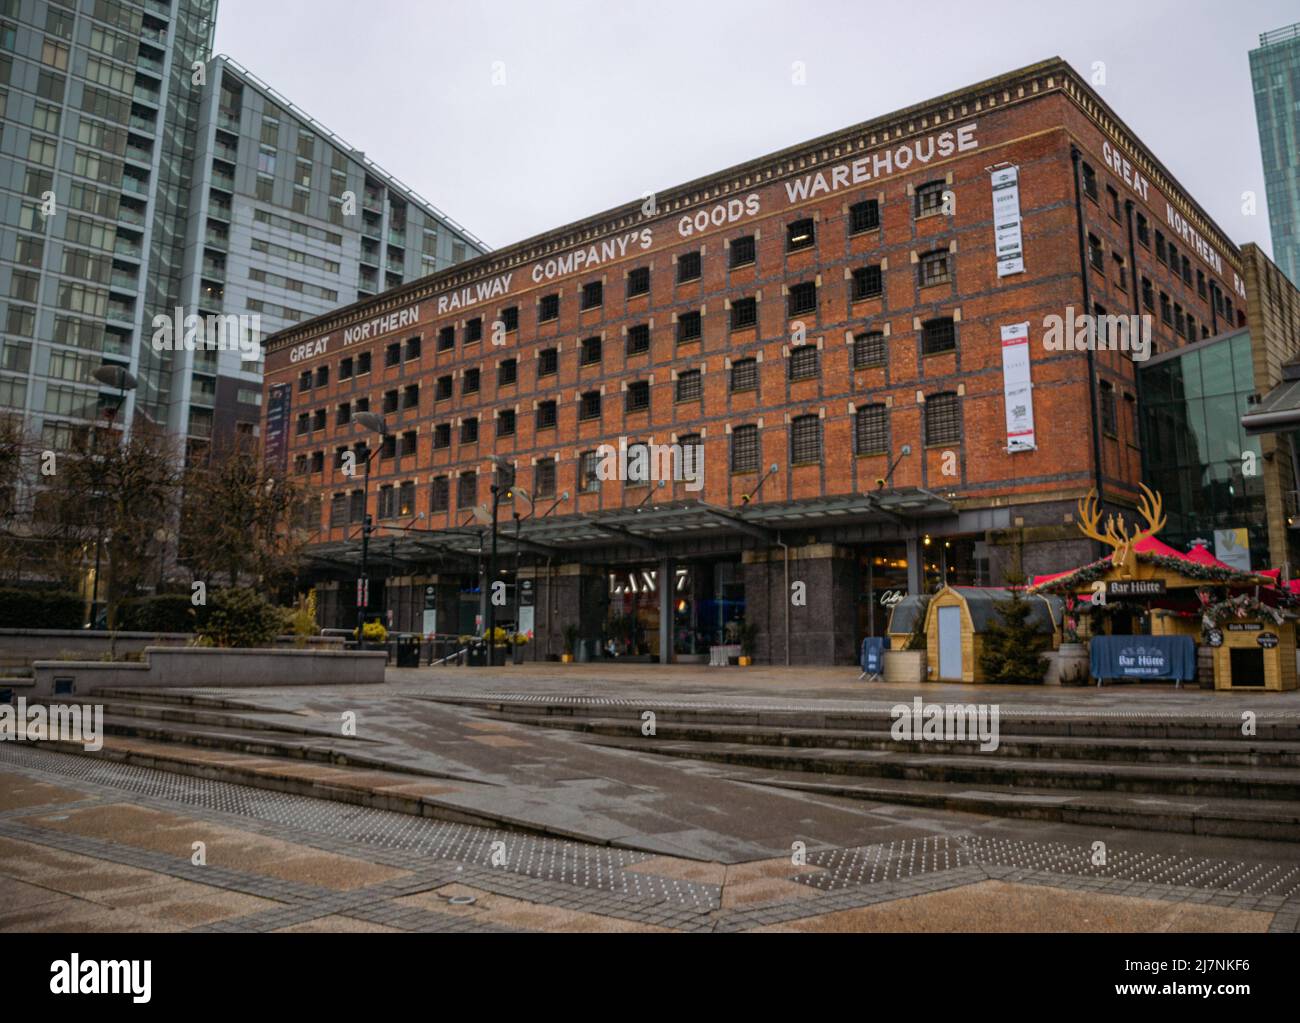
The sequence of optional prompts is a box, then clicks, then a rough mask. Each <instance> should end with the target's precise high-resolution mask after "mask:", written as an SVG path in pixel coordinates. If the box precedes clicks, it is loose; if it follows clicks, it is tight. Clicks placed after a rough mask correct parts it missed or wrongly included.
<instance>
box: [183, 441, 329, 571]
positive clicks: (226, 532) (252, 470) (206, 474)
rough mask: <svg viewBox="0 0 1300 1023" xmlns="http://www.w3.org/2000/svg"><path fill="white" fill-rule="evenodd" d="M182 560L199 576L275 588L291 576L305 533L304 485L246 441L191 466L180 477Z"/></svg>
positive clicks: (295, 566) (296, 565)
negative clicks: (300, 522) (302, 516)
mask: <svg viewBox="0 0 1300 1023" xmlns="http://www.w3.org/2000/svg"><path fill="white" fill-rule="evenodd" d="M182 489H183V492H184V498H183V503H182V511H181V555H180V557H181V560H182V561H183V562H184V563H185V564H186V565H187V566H188V567H189V569H190V571H191V572H192V573H193V574H194V577H195V578H196V579H201V580H204V581H205V582H208V583H209V584H212V583H215V582H219V581H220V582H225V583H226V584H228V585H230V586H239V585H241V584H247V583H255V584H257V585H259V586H260V587H261V588H262V589H263V590H266V591H276V590H279V589H282V588H283V587H285V586H286V585H288V584H290V583H292V581H293V577H294V575H295V573H296V571H297V567H298V559H299V556H300V554H301V552H302V548H303V545H304V543H305V541H306V534H305V532H304V531H303V530H301V529H299V528H296V526H297V520H298V517H299V516H298V512H299V509H300V507H301V505H302V502H303V501H304V500H305V495H304V493H303V490H302V488H301V487H300V486H299V485H298V484H297V483H296V482H295V481H294V480H292V479H291V478H290V477H289V476H288V475H287V474H286V473H285V472H284V471H283V470H282V469H281V468H279V467H278V466H276V465H272V464H269V463H268V462H267V461H266V460H265V459H264V458H263V457H262V454H261V452H260V451H259V450H258V449H257V447H256V446H255V445H254V444H252V443H251V442H247V441H244V442H242V443H237V444H235V445H233V446H231V447H227V448H224V449H223V450H221V451H219V452H216V453H212V454H209V455H208V456H207V457H206V458H205V459H204V460H203V461H202V462H199V463H196V464H193V465H191V466H189V467H188V468H187V469H186V471H185V476H184V481H183V484H182Z"/></svg>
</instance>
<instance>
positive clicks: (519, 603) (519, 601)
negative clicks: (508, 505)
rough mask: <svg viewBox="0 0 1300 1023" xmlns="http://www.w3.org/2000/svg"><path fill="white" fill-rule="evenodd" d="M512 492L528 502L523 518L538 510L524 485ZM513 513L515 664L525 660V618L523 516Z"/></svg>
mask: <svg viewBox="0 0 1300 1023" xmlns="http://www.w3.org/2000/svg"><path fill="white" fill-rule="evenodd" d="M510 493H511V494H513V495H514V496H515V497H522V498H523V499H524V500H525V501H527V502H528V514H527V515H525V516H523V518H529V517H530V516H531V515H532V514H533V512H535V511H536V510H537V506H536V505H535V504H533V495H532V494H530V493H529V492H528V491H527V490H525V489H524V488H523V487H513V488H511V491H510ZM512 514H513V515H514V517H515V642H514V643H512V644H511V647H510V653H511V658H510V659H511V660H512V661H513V662H514V663H515V664H519V663H521V662H522V660H523V650H521V649H520V646H519V642H518V640H519V626H520V625H521V624H523V622H522V619H523V606H524V603H523V594H522V590H521V589H520V586H519V523H520V521H521V518H520V515H519V512H518V511H514V512H512ZM534 574H536V573H534Z"/></svg>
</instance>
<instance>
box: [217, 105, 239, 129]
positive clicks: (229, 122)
mask: <svg viewBox="0 0 1300 1023" xmlns="http://www.w3.org/2000/svg"><path fill="white" fill-rule="evenodd" d="M217 125H218V127H221V128H225V129H226V130H227V131H233V132H234V133H235V134H239V111H238V110H219V111H218V112H217Z"/></svg>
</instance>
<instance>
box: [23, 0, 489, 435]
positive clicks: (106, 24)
mask: <svg viewBox="0 0 1300 1023" xmlns="http://www.w3.org/2000/svg"><path fill="white" fill-rule="evenodd" d="M216 11H217V4H216V0H139V2H126V0H0V118H2V119H3V122H2V125H0V128H2V131H0V326H2V327H3V331H4V332H3V335H0V338H2V339H0V411H5V412H10V413H18V414H20V415H22V416H23V418H24V420H25V421H26V422H27V423H28V425H29V426H30V428H31V429H32V430H33V432H34V433H36V434H37V435H38V436H40V437H41V439H42V441H43V443H44V444H45V445H46V446H48V447H50V448H55V449H59V448H64V447H67V446H68V445H69V444H70V443H72V442H73V441H74V440H75V439H76V437H77V436H78V434H79V433H82V432H84V431H86V430H87V429H88V428H89V424H90V423H91V422H93V421H94V420H95V418H96V417H97V416H98V415H99V413H100V412H101V411H102V410H103V409H104V407H105V406H106V405H107V406H109V407H114V406H116V405H117V403H118V401H119V398H120V395H118V394H116V393H113V392H111V391H110V390H109V389H107V388H104V387H103V386H101V385H100V384H98V383H97V382H96V381H95V379H94V378H93V376H92V374H93V372H94V371H95V369H96V368H97V367H99V366H100V365H101V364H102V363H104V362H110V363H115V364H118V365H121V366H124V367H125V368H127V369H129V370H130V371H131V373H132V374H133V375H134V376H135V377H136V378H137V381H138V387H137V389H136V390H135V391H133V392H131V393H128V394H127V395H126V397H125V406H124V409H123V414H122V415H120V416H119V417H118V422H121V423H129V422H132V421H133V420H134V419H135V417H137V416H147V417H148V418H149V419H151V420H153V421H155V422H158V423H162V424H165V425H166V426H167V427H168V428H169V429H171V430H172V431H173V432H176V433H178V434H185V435H187V436H188V437H189V439H190V442H191V445H193V444H203V443H207V442H208V441H209V439H210V438H212V437H214V436H217V437H219V436H222V435H223V434H232V433H234V432H235V431H237V430H240V429H243V430H249V431H253V430H256V428H257V426H256V424H257V422H258V420H259V418H260V408H259V399H260V371H261V364H260V362H259V361H257V360H255V359H253V360H249V359H245V358H242V357H241V352H239V351H238V350H233V351H206V350H198V351H194V350H185V349H184V348H183V347H182V348H181V349H180V350H174V349H173V348H169V347H167V346H166V344H165V339H164V338H163V337H162V336H161V335H159V322H160V321H158V320H157V318H158V317H165V318H167V319H168V320H173V319H174V318H175V317H176V314H177V310H179V311H180V318H181V319H182V321H183V318H184V317H189V316H194V315H198V316H200V317H202V316H203V315H205V314H206V315H208V316H223V317H229V316H232V315H238V316H248V317H258V318H259V319H258V320H255V321H251V322H253V323H254V324H256V325H257V326H258V327H260V330H261V331H262V332H263V333H264V334H269V333H272V332H274V331H276V330H279V329H281V328H284V327H286V326H289V325H291V324H293V323H294V322H296V321H297V320H301V319H307V318H309V317H311V316H315V315H317V314H320V313H323V312H326V311H327V310H330V309H332V308H334V307H336V306H340V305H347V304H349V303H351V302H354V301H356V300H357V299H358V298H363V297H366V296H368V295H370V294H373V293H375V292H378V291H380V290H383V289H384V288H387V287H391V286H393V285H395V284H400V283H403V282H406V281H409V280H411V279H413V278H415V277H418V276H421V275H423V274H427V273H430V272H432V271H434V270H439V269H443V268H445V267H447V266H450V265H451V264H452V263H453V262H455V261H458V260H460V259H464V258H468V257H472V256H474V255H477V254H479V253H480V252H482V251H484V246H483V245H482V243H481V242H479V241H478V240H477V239H476V238H474V237H473V235H471V234H469V233H468V232H467V231H465V230H464V229H463V228H461V227H460V226H459V225H457V224H455V223H454V222H452V221H451V220H449V219H448V218H446V217H445V216H443V215H442V214H440V213H439V212H438V211H437V210H435V209H434V208H433V206H432V205H431V204H429V203H428V202H427V201H426V200H424V199H422V198H421V197H420V196H419V195H417V194H416V193H415V192H413V191H412V190H411V189H409V188H407V187H406V186H404V185H403V184H401V183H400V182H399V181H397V180H396V179H394V178H393V177H391V176H390V175H388V174H386V173H385V172H384V171H382V170H381V169H380V168H379V167H377V166H376V165H375V164H373V163H372V162H371V161H369V160H368V159H366V157H365V156H364V155H363V154H361V153H359V152H357V151H355V150H354V149H353V148H352V147H351V146H349V145H348V144H347V143H345V142H343V141H342V140H341V139H339V138H337V137H336V136H334V135H333V134H332V133H330V132H329V131H328V130H326V129H325V128H323V127H321V126H320V125H319V124H317V123H316V122H315V121H313V120H312V118H310V117H308V116H307V115H306V114H305V113H303V112H302V111H301V110H299V109H298V108H296V107H295V106H294V105H293V104H292V103H290V102H289V101H288V100H285V99H283V98H282V97H280V96H278V95H276V94H275V92H274V91H273V90H272V89H271V88H270V87H269V86H266V85H265V84H263V83H262V82H260V81H258V80H257V79H256V78H254V77H253V76H252V75H251V74H250V73H249V72H247V71H246V70H244V69H243V68H241V67H239V66H238V65H236V64H235V63H234V62H232V61H230V60H228V59H226V58H223V57H215V58H214V57H212V55H211V53H212V39H213V29H214V22H215V18H216ZM173 340H174V341H176V340H180V341H183V336H177V337H176V338H173Z"/></svg>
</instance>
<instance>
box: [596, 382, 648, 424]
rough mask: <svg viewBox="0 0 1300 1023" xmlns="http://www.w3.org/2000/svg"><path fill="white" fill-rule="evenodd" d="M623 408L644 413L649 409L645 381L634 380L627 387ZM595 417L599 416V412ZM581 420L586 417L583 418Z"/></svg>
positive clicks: (646, 383)
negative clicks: (625, 402)
mask: <svg viewBox="0 0 1300 1023" xmlns="http://www.w3.org/2000/svg"><path fill="white" fill-rule="evenodd" d="M584 399H585V395H584ZM625 407H626V409H627V411H628V412H644V411H645V410H646V409H648V408H649V407H650V384H649V383H648V382H647V381H645V380H636V381H633V382H632V383H630V384H628V385H627V404H626V406H625ZM597 415H599V412H598V413H597ZM583 418H584V419H585V418H587V417H586V416H583Z"/></svg>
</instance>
